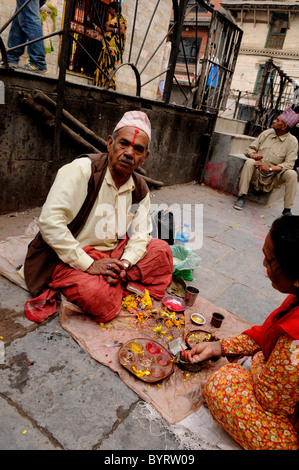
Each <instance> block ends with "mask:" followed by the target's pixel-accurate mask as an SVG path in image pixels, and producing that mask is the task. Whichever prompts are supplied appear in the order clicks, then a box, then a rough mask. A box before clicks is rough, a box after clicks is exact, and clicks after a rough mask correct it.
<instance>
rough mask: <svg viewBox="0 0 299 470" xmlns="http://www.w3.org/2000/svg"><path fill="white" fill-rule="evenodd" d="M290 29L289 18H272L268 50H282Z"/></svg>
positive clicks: (277, 15) (279, 16)
mask: <svg viewBox="0 0 299 470" xmlns="http://www.w3.org/2000/svg"><path fill="white" fill-rule="evenodd" d="M287 29H288V17H287V15H283V14H277V13H276V14H274V15H273V16H272V21H271V26H270V30H269V34H268V38H267V42H266V48H271V49H282V48H283V43H284V40H285V37H286V34H287Z"/></svg>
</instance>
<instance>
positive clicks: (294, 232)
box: [270, 215, 299, 281]
mask: <svg viewBox="0 0 299 470" xmlns="http://www.w3.org/2000/svg"><path fill="white" fill-rule="evenodd" d="M270 237H271V240H272V241H273V244H274V254H275V257H276V259H277V261H278V263H279V265H280V267H281V269H282V272H283V273H284V275H285V276H286V277H288V278H289V279H291V280H292V281H296V280H299V216H298V215H291V216H284V217H280V218H279V219H276V220H275V221H274V222H273V224H272V227H271V231H270Z"/></svg>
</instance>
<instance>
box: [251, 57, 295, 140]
mask: <svg viewBox="0 0 299 470" xmlns="http://www.w3.org/2000/svg"><path fill="white" fill-rule="evenodd" d="M298 101H299V85H298V84H297V83H296V82H295V81H294V80H293V79H292V78H291V77H289V76H288V75H287V74H286V73H284V72H283V70H281V69H280V67H278V66H277V65H275V64H274V63H273V60H272V59H270V60H268V61H267V62H266V63H265V66H264V67H263V74H262V78H261V82H260V84H259V88H258V92H257V99H256V105H255V109H254V112H253V115H252V119H251V120H250V121H249V122H248V123H247V129H246V133H248V134H249V135H253V136H255V135H257V134H259V133H260V132H261V131H262V130H264V129H267V128H269V127H270V126H271V124H272V121H273V120H274V119H275V118H276V117H277V116H278V115H279V114H280V113H281V112H282V111H283V110H284V109H285V108H287V107H291V108H292V107H295V106H296V105H298Z"/></svg>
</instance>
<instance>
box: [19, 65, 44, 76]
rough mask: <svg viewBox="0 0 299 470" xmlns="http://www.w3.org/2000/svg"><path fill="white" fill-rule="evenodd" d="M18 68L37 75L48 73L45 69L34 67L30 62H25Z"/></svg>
mask: <svg viewBox="0 0 299 470" xmlns="http://www.w3.org/2000/svg"><path fill="white" fill-rule="evenodd" d="M20 69H23V70H28V72H33V73H38V74H39V75H45V74H46V73H48V70H47V69H39V68H38V67H35V65H31V64H25V65H23V67H20Z"/></svg>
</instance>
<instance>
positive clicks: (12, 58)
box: [7, 2, 26, 66]
mask: <svg viewBox="0 0 299 470" xmlns="http://www.w3.org/2000/svg"><path fill="white" fill-rule="evenodd" d="M18 3H19V2H18ZM17 9H18V6H17ZM19 20H20V15H18V16H16V17H15V19H14V20H13V22H12V24H11V28H10V31H9V35H8V41H7V45H8V47H9V48H10V47H15V46H18V45H19V44H23V43H24V42H26V36H25V34H24V32H23V30H22V28H21V26H20V22H19ZM24 50H25V47H18V48H17V49H14V50H13V51H10V52H9V51H8V52H7V59H8V63H9V65H10V66H16V65H18V62H19V58H20V57H21V55H23V54H24Z"/></svg>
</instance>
